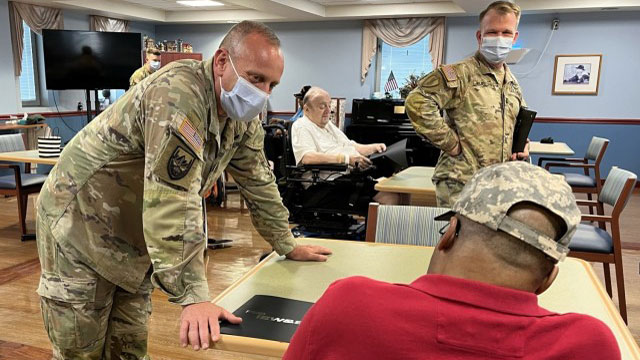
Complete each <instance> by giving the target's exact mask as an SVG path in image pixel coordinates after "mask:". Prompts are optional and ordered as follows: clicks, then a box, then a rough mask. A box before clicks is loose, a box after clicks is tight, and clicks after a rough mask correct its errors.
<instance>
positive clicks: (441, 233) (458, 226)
mask: <svg viewBox="0 0 640 360" xmlns="http://www.w3.org/2000/svg"><path fill="white" fill-rule="evenodd" d="M450 224H451V222H447V223H446V224H444V226H443V227H441V228H440V230H438V233H439V234H440V235H444V233H446V232H447V230H449V225H450ZM459 232H460V221H458V222H457V223H456V236H458V233H459Z"/></svg>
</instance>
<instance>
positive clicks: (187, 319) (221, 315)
mask: <svg viewBox="0 0 640 360" xmlns="http://www.w3.org/2000/svg"><path fill="white" fill-rule="evenodd" d="M218 320H227V321H229V322H230V323H232V324H239V323H241V322H242V319H241V318H239V317H237V316H235V315H233V314H232V313H230V312H228V311H227V310H225V309H223V308H221V307H219V306H217V305H215V304H213V303H210V302H201V303H197V304H190V305H186V306H184V307H183V308H182V314H181V315H180V344H181V345H182V347H186V346H187V345H189V344H191V346H193V350H200V349H208V348H209V341H218V340H219V339H220V325H219V324H218Z"/></svg>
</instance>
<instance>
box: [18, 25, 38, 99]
mask: <svg viewBox="0 0 640 360" xmlns="http://www.w3.org/2000/svg"><path fill="white" fill-rule="evenodd" d="M22 27H23V29H24V32H23V39H22V44H23V49H22V74H21V75H20V98H21V100H22V106H39V105H40V78H39V77H38V52H37V48H38V45H37V41H36V34H35V33H34V32H33V31H31V29H30V28H29V26H28V25H27V24H26V23H25V22H24V21H23V22H22Z"/></svg>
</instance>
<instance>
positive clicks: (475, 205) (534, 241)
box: [452, 161, 581, 261]
mask: <svg viewBox="0 0 640 360" xmlns="http://www.w3.org/2000/svg"><path fill="white" fill-rule="evenodd" d="M521 202H531V203H534V204H537V205H539V206H542V207H543V208H545V209H547V210H549V211H550V212H552V213H553V214H555V215H557V216H559V217H560V218H561V219H562V220H563V221H564V222H565V225H566V231H565V233H564V234H562V236H561V237H560V239H559V240H557V241H556V240H554V239H551V238H550V237H548V236H547V235H544V234H541V233H540V232H538V231H536V230H535V229H533V228H531V227H530V226H528V225H526V224H524V223H522V222H520V221H517V220H515V219H513V218H511V217H509V216H507V212H508V211H509V209H511V207H512V206H514V205H516V204H518V203H521ZM452 212H455V213H458V214H460V215H463V216H464V217H466V218H468V219H469V220H472V221H474V222H476V223H479V224H482V225H485V226H487V227H489V228H491V229H492V230H495V231H498V230H501V231H503V232H505V233H507V234H509V235H511V236H513V237H515V238H517V239H520V240H522V241H524V242H526V243H527V244H529V245H531V246H533V247H535V248H537V249H539V250H540V251H542V252H544V253H545V254H546V255H548V256H549V257H551V258H553V259H555V260H556V261H561V260H563V259H564V258H565V257H566V255H567V253H568V252H569V247H568V246H569V242H570V241H571V237H572V236H573V234H574V233H575V231H576V226H578V224H579V223H580V217H581V214H580V210H579V209H578V206H577V204H576V199H575V197H574V196H573V193H572V192H571V188H570V187H569V185H568V184H567V182H566V181H565V179H564V177H563V176H561V175H553V174H551V173H549V172H548V171H546V170H544V169H543V168H541V167H539V166H534V165H531V164H529V163H527V162H524V161H511V162H506V163H502V164H497V165H493V166H489V167H486V168H483V169H480V170H479V171H478V172H477V173H476V174H475V175H474V176H473V177H472V178H471V180H470V181H469V182H468V183H467V185H466V186H465V187H464V189H463V190H462V192H461V193H460V197H459V198H458V201H456V203H455V204H453V209H452Z"/></svg>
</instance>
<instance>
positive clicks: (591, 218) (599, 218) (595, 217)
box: [580, 215, 613, 222]
mask: <svg viewBox="0 0 640 360" xmlns="http://www.w3.org/2000/svg"><path fill="white" fill-rule="evenodd" d="M580 220H581V221H608V222H611V221H612V220H613V219H612V218H611V216H608V215H582V218H581V219H580Z"/></svg>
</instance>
